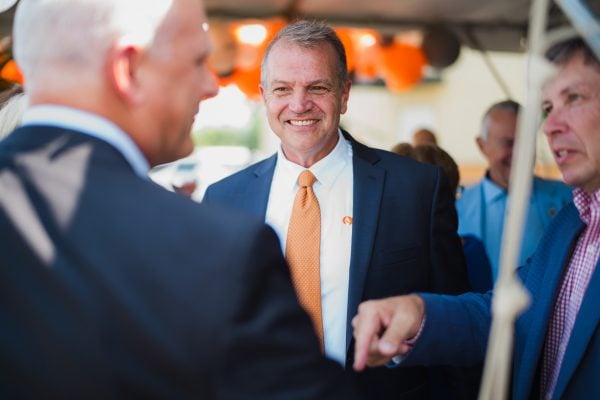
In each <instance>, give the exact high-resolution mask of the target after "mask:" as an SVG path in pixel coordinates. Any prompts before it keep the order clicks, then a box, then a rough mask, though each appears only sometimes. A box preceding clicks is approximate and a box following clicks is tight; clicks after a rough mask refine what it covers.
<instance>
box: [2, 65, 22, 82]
mask: <svg viewBox="0 0 600 400" xmlns="http://www.w3.org/2000/svg"><path fill="white" fill-rule="evenodd" d="M0 78H2V79H4V80H7V81H10V82H16V83H20V84H23V74H22V73H21V70H19V67H17V63H15V60H9V61H8V62H7V63H6V64H4V67H2V71H0Z"/></svg>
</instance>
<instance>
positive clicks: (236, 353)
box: [217, 226, 356, 400]
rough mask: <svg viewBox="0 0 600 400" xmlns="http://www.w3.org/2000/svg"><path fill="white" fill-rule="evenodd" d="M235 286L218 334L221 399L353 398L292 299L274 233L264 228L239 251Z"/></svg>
mask: <svg viewBox="0 0 600 400" xmlns="http://www.w3.org/2000/svg"><path fill="white" fill-rule="evenodd" d="M240 263H241V264H243V265H245V266H244V267H243V268H237V269H235V270H236V271H243V272H242V273H240V275H239V276H237V279H238V280H239V287H238V290H237V291H236V292H234V293H231V297H232V298H231V302H230V304H234V305H235V309H233V310H231V313H230V319H229V320H228V321H227V323H226V326H225V328H224V331H223V332H222V335H223V336H222V339H221V340H223V342H224V348H225V349H227V350H226V353H225V354H223V359H222V365H221V368H222V369H223V373H220V374H219V376H220V377H221V379H220V384H219V385H218V391H219V393H218V395H217V398H219V399H261V400H268V399H273V400H276V399H277V400H279V399H355V398H356V397H355V394H354V392H353V390H352V387H351V384H350V383H349V382H348V381H347V377H346V376H345V373H344V372H343V369H342V368H341V366H339V365H338V364H336V363H334V362H333V361H330V360H328V359H326V358H325V357H323V356H322V354H321V352H320V349H319V344H318V340H317V338H316V335H315V334H314V332H313V329H312V324H311V322H310V319H309V317H308V315H307V314H306V313H305V312H304V311H303V310H302V309H301V307H300V306H299V304H298V301H297V300H296V296H295V294H294V290H293V287H292V284H291V281H290V277H289V272H288V269H287V266H286V264H285V261H284V259H283V256H282V254H281V251H280V250H279V245H278V241H277V238H276V236H275V233H274V232H273V231H272V230H271V229H270V228H268V227H266V226H265V227H264V229H262V230H261V232H260V233H259V235H258V236H256V237H255V238H254V239H252V240H251V243H250V244H249V245H248V247H247V249H245V251H244V252H243V253H242V254H240Z"/></svg>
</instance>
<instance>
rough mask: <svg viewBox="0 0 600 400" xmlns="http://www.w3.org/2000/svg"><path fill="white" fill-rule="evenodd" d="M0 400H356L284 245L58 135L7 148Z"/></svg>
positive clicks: (72, 136) (103, 149)
mask: <svg viewBox="0 0 600 400" xmlns="http://www.w3.org/2000/svg"><path fill="white" fill-rule="evenodd" d="M0 254H1V255H2V256H1V257H0V327H1V328H0V371H1V372H0V398H3V399H12V398H35V399H41V398H55V399H58V398H73V399H90V398H98V399H111V398H127V399H130V398H162V399H166V398H172V399H185V398H195V399H205V400H206V399H260V400H264V399H277V400H280V399H332V398H333V399H347V398H354V397H353V395H352V394H351V393H349V387H348V385H347V382H346V381H345V380H344V378H343V371H342V369H341V368H339V367H338V366H336V365H334V363H333V362H329V361H328V360H326V359H324V358H323V357H322V356H321V355H320V351H319V345H318V341H317V339H316V336H315V335H314V334H313V333H312V328H311V323H310V320H309V318H308V316H307V315H306V314H305V313H304V312H303V311H302V310H301V308H300V306H299V305H298V303H297V300H296V299H295V295H294V291H293V288H292V285H291V282H290V279H289V276H288V272H287V269H286V266H285V263H284V260H283V257H282V255H281V252H280V250H279V248H278V244H277V239H276V236H275V234H274V233H273V232H272V231H271V230H270V229H268V228H266V227H265V226H264V223H262V222H260V221H252V220H250V219H249V218H247V217H243V216H241V215H238V214H237V213H232V212H229V211H228V212H223V211H221V210H220V209H219V208H217V207H209V206H203V205H198V204H196V203H194V202H192V201H189V200H188V199H185V198H183V197H180V196H178V195H176V194H173V193H170V192H167V191H165V190H163V189H162V188H160V187H159V186H157V185H156V184H154V183H152V182H151V181H149V180H145V179H142V178H140V177H138V176H137V175H136V174H135V173H134V172H133V170H132V169H131V167H130V166H129V164H128V163H127V162H126V160H125V159H124V158H123V157H122V156H121V154H120V153H119V152H118V151H117V150H115V149H114V148H113V147H112V146H110V145H108V144H107V143H105V142H103V141H100V140H97V139H95V138H92V137H90V136H87V135H84V134H81V133H78V132H74V131H69V130H65V129H60V128H51V127H44V126H30V127H24V128H21V129H18V130H17V131H15V132H13V134H12V135H11V136H9V137H8V138H7V139H5V141H4V142H2V143H1V144H0Z"/></svg>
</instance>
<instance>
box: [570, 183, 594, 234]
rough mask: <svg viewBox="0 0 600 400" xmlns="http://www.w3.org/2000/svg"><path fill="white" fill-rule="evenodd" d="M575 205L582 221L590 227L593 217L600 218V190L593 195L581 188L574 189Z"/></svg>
mask: <svg viewBox="0 0 600 400" xmlns="http://www.w3.org/2000/svg"><path fill="white" fill-rule="evenodd" d="M573 203H575V207H577V210H578V211H579V216H580V217H581V220H582V221H583V222H585V223H586V224H588V225H589V224H590V222H591V220H592V218H593V217H596V218H598V217H599V216H600V189H599V190H596V191H595V192H594V193H591V194H590V193H587V192H586V191H584V190H583V189H581V188H575V189H573ZM592 211H594V212H593V213H592Z"/></svg>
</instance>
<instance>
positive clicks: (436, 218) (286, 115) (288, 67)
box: [204, 21, 467, 400]
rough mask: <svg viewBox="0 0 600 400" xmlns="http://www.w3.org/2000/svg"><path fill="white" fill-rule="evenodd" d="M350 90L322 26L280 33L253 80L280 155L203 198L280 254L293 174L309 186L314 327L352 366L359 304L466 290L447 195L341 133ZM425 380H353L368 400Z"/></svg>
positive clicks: (405, 162)
mask: <svg viewBox="0 0 600 400" xmlns="http://www.w3.org/2000/svg"><path fill="white" fill-rule="evenodd" d="M350 86H351V81H350V80H349V79H348V71H347V67H346V56H345V52H344V48H343V45H342V44H341V42H340V40H339V38H338V37H337V35H336V34H335V32H334V31H333V30H332V29H331V28H330V27H328V26H326V25H325V24H322V23H319V22H308V21H299V22H297V23H294V24H291V25H289V26H287V27H286V28H284V29H283V30H282V31H281V32H280V33H279V34H278V35H277V36H276V37H275V39H274V40H273V41H272V42H271V44H270V45H269V48H268V50H267V52H266V55H265V57H264V59H263V63H262V78H261V92H262V96H263V100H264V103H265V106H266V109H267V114H268V119H269V124H270V126H271V128H272V129H273V131H274V132H275V133H276V134H277V136H279V138H280V139H281V147H280V149H279V151H278V152H277V154H275V155H274V156H272V157H271V158H268V159H267V160H265V161H262V162H259V163H258V164H256V165H253V166H250V167H249V168H247V169H245V170H243V171H241V172H239V173H237V174H235V175H233V176H230V177H228V178H226V179H224V180H223V181H221V182H217V183H215V184H213V185H212V186H210V187H209V188H208V189H207V191H206V194H205V198H204V201H205V202H207V203H218V204H222V205H226V206H230V207H234V208H237V209H240V210H244V211H246V212H247V213H249V214H252V215H255V216H258V217H259V218H262V219H264V220H266V222H267V223H269V224H270V225H271V226H272V227H274V228H275V231H276V232H277V233H278V235H279V238H280V241H281V245H282V247H283V248H286V246H287V244H286V235H287V232H288V221H289V220H290V214H291V210H292V204H293V203H294V197H295V195H296V192H297V191H298V185H297V183H296V181H297V179H298V176H299V174H300V173H302V172H303V171H305V170H310V172H312V174H313V175H315V176H316V178H317V181H316V183H315V184H314V188H313V190H314V193H315V195H316V197H317V199H318V203H319V205H320V213H321V229H320V233H321V240H320V246H321V247H320V294H321V299H316V300H321V305H322V319H321V318H318V321H315V325H321V324H322V326H323V328H324V329H323V330H324V337H323V340H324V350H325V354H326V355H327V356H328V357H330V358H332V359H334V360H336V361H338V362H339V363H340V364H342V365H347V366H349V367H350V366H351V365H352V354H353V352H352V348H353V344H352V333H351V332H352V329H351V326H350V321H351V319H352V317H353V316H354V314H355V313H356V311H357V307H358V304H359V303H360V302H361V301H364V300H367V299H374V298H381V297H385V296H390V295H398V294H405V293H411V292H414V291H424V290H425V291H431V292H437V293H461V292H463V291H465V290H466V288H467V275H466V267H465V264H464V257H463V255H462V249H461V244H460V241H459V239H458V236H457V234H456V224H457V218H456V212H455V209H454V206H453V202H454V199H453V195H454V194H453V193H450V190H449V185H448V183H447V182H446V181H445V177H444V174H443V172H442V170H441V169H440V168H439V167H435V166H431V165H424V164H420V163H418V162H415V161H413V160H410V159H407V158H404V157H401V156H398V155H396V154H393V153H390V152H387V151H383V150H376V149H372V148H369V147H367V146H364V145H362V144H360V143H359V142H357V141H356V140H354V139H353V138H352V137H351V136H350V135H349V134H348V133H347V132H345V131H342V130H341V129H340V128H339V119H340V115H341V114H343V113H344V112H345V111H346V108H347V102H348V97H349V94H350ZM315 296H319V294H318V293H317V294H315ZM312 300H315V299H314V298H313V299H312ZM349 369H350V370H351V368H349ZM427 375H428V374H427V371H426V370H424V369H423V368H419V367H416V368H406V369H403V370H396V371H391V370H388V369H386V368H378V369H374V370H370V371H367V372H366V373H363V374H360V375H359V376H357V377H356V380H357V382H358V384H359V388H360V389H361V390H362V392H363V393H364V394H365V395H366V397H367V398H369V399H372V400H378V399H388V398H389V399H392V398H394V399H395V398H404V399H422V398H427V396H428V393H429V391H430V390H429V386H428V385H429V383H428V378H427Z"/></svg>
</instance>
